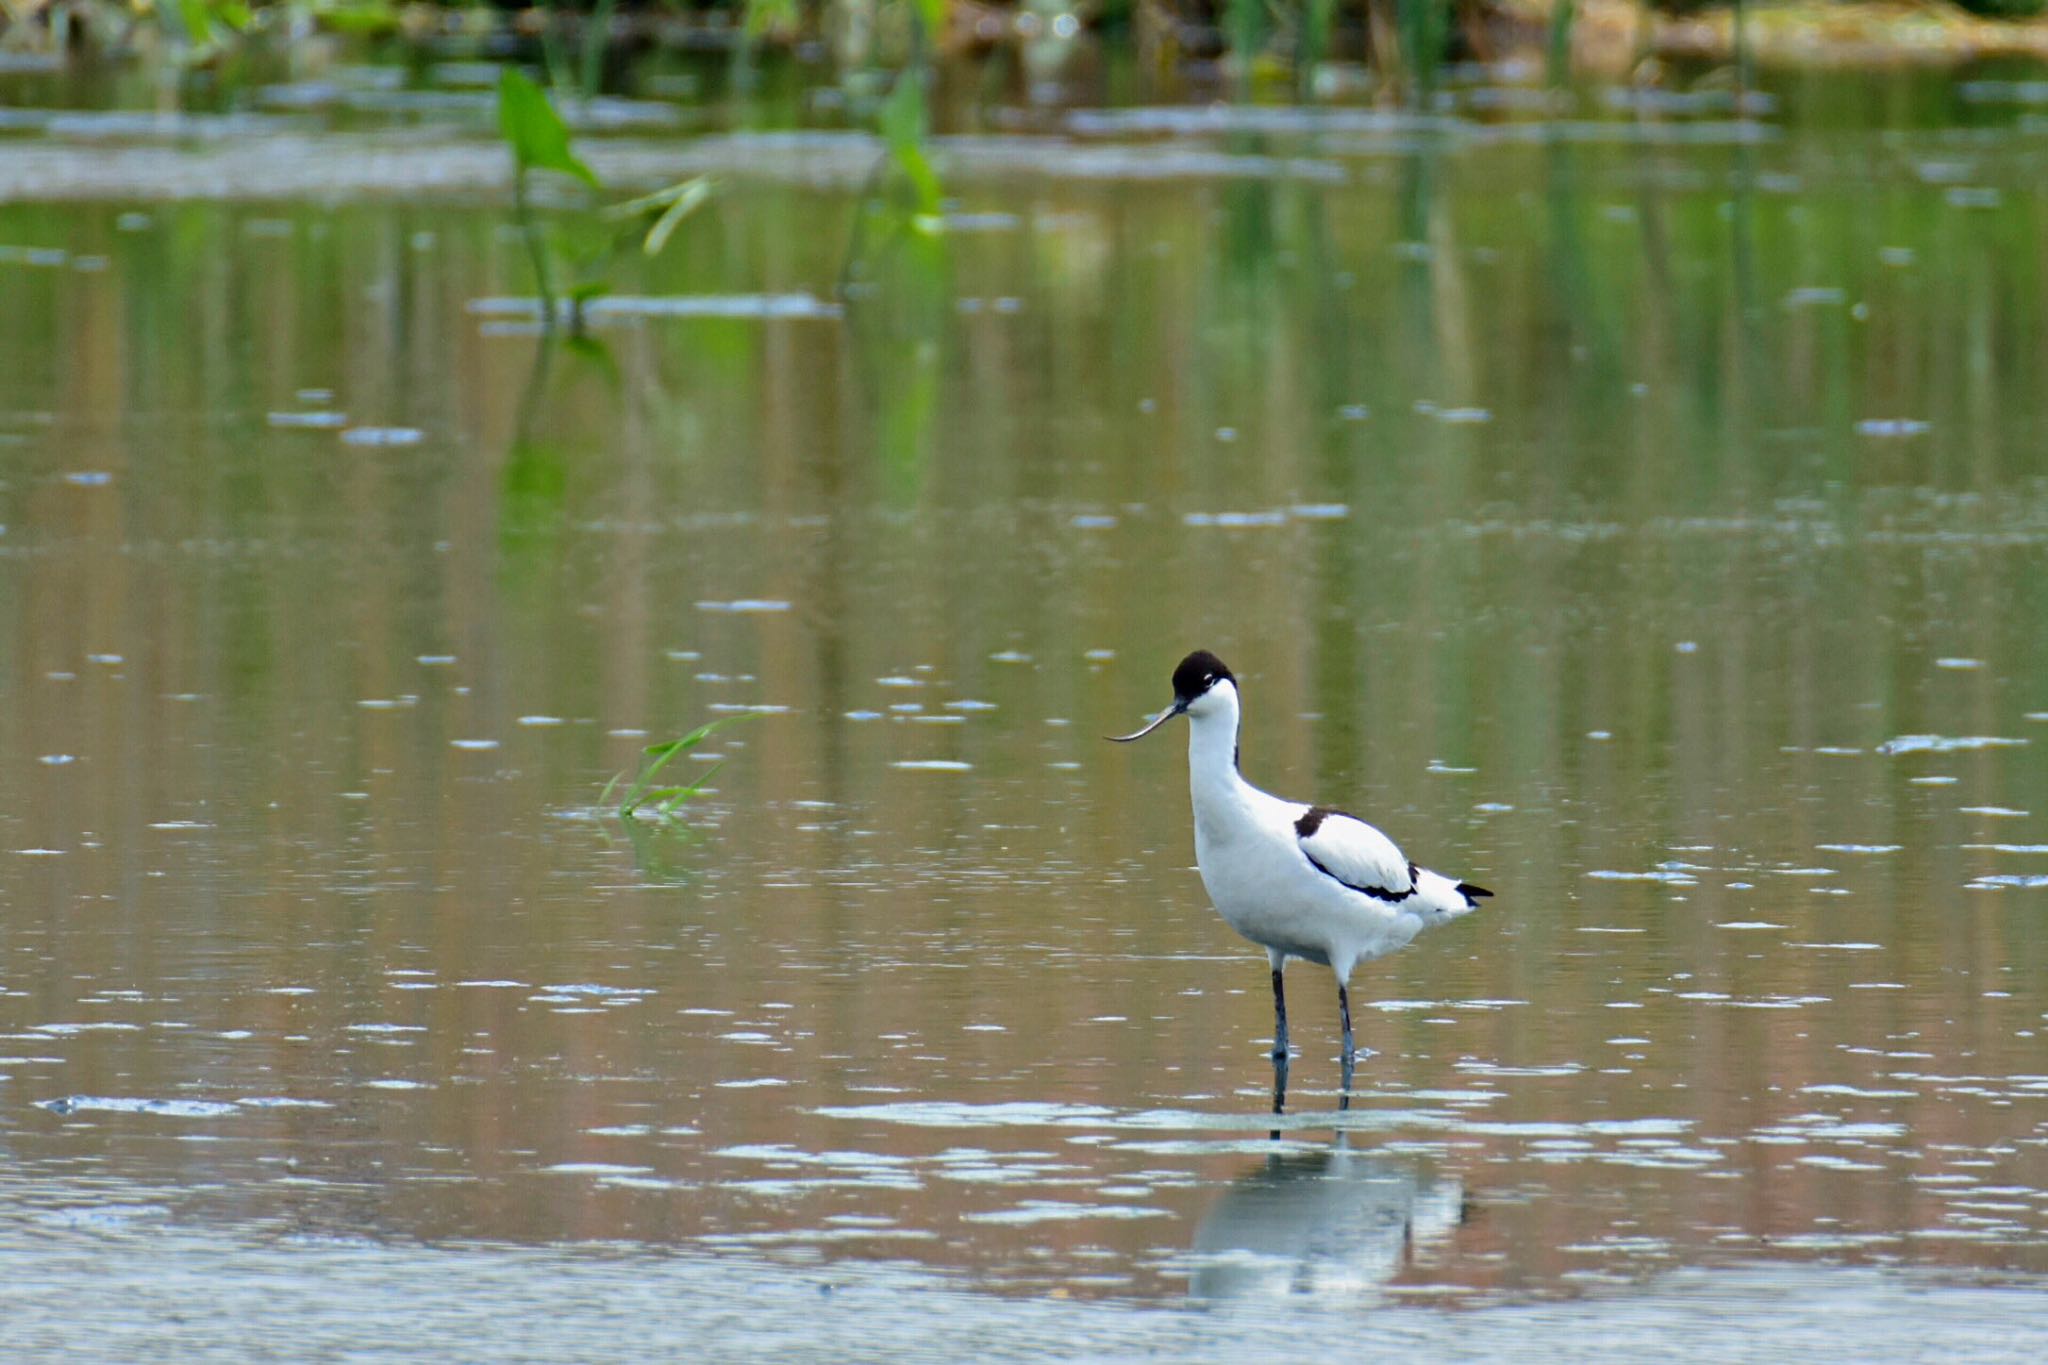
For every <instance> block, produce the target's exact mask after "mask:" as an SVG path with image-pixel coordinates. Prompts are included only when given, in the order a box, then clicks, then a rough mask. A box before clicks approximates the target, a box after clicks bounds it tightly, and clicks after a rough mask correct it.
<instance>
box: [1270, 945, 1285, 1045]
mask: <svg viewBox="0 0 2048 1365" xmlns="http://www.w3.org/2000/svg"><path fill="white" fill-rule="evenodd" d="M1273 1060H1274V1061H1276V1062H1284V1061H1286V1060H1287V988H1286V987H1285V986H1284V985H1283V984H1282V983H1281V977H1280V964H1279V963H1278V962H1275V963H1274V964H1273Z"/></svg>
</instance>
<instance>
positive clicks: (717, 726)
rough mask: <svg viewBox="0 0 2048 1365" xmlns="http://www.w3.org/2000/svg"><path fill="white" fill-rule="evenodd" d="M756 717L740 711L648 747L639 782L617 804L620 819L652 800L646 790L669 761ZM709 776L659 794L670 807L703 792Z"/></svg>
mask: <svg viewBox="0 0 2048 1365" xmlns="http://www.w3.org/2000/svg"><path fill="white" fill-rule="evenodd" d="M756 714H757V713H756V712H753V711H741V712H739V713H738V714H736V715H730V716H719V717H718V718H717V719H715V720H709V721H706V722H705V723H704V724H702V725H700V726H698V727H697V728H696V729H694V730H692V731H690V733H689V734H687V735H684V736H682V737H681V738H678V739H671V740H667V741H665V742H664V743H661V744H650V745H648V746H647V747H646V748H645V749H643V750H641V752H642V753H644V754H646V755H647V758H648V763H647V766H646V767H644V768H642V769H641V770H640V776H639V779H638V780H637V781H635V782H634V783H633V786H632V788H631V789H630V790H628V791H627V793H626V796H625V799H624V800H622V801H620V802H619V817H620V818H621V819H626V818H629V817H631V815H632V814H633V812H634V810H635V809H636V808H637V807H638V806H639V805H640V803H641V802H642V801H646V800H650V799H652V795H653V794H650V792H649V791H648V788H650V787H651V786H653V784H654V779H655V777H656V776H657V775H658V774H659V773H660V772H661V770H662V769H663V768H665V767H667V766H668V764H669V761H670V760H671V759H673V758H674V757H675V756H676V755H677V754H682V753H688V752H689V751H690V750H692V749H694V748H696V747H697V746H698V745H699V744H702V743H703V742H704V741H705V740H706V739H709V738H710V737H711V736H712V735H714V734H716V733H717V732H718V731H720V730H723V729H724V728H725V727H726V726H728V725H737V724H738V723H739V722H741V721H743V720H752V719H753V718H754V716H755V715H756ZM722 761H723V760H721V762H722ZM712 766H713V768H714V770H715V769H716V768H717V767H718V766H719V765H718V764H714V765H712ZM709 776H710V773H708V772H707V773H706V774H705V775H704V777H700V778H698V779H697V781H696V782H694V783H692V784H690V785H689V786H688V787H675V788H670V789H668V790H666V791H664V792H662V793H658V794H659V795H662V796H666V797H667V798H668V799H669V804H670V805H671V806H673V805H675V804H676V803H678V802H681V801H686V800H688V799H689V798H690V797H692V796H694V795H696V794H697V792H699V791H700V790H702V789H703V785H704V780H705V778H706V777H709Z"/></svg>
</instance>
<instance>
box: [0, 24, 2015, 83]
mask: <svg viewBox="0 0 2048 1365" xmlns="http://www.w3.org/2000/svg"><path fill="white" fill-rule="evenodd" d="M1973 11H1975V12H1973ZM927 33H930V34H931V35H932V37H931V39H930V40H929V41H927V39H926V37H925V35H926V34H927ZM1098 40H1109V41H1115V42H1120V43H1123V44H1125V45H1126V46H1127V47H1128V48H1129V49H1130V50H1131V51H1132V52H1134V53H1135V55H1136V57H1137V60H1138V63H1139V66H1140V68H1141V69H1144V70H1150V71H1154V72H1159V73H1173V74H1178V75H1180V76H1182V77H1184V78H1188V79H1190V80H1191V81H1192V82H1193V83H1195V84H1199V83H1200V82H1201V80H1202V79H1203V78H1204V77H1209V78H1213V79H1214V80H1215V81H1216V82H1218V83H1220V84H1221V85H1223V86H1224V87H1226V88H1227V89H1230V90H1232V91H1234V92H1235V93H1237V94H1238V95H1240V96H1248V97H1252V98H1259V97H1261V96H1266V95H1277V96H1282V97H1284V96H1285V95H1287V94H1288V93H1290V92H1291V93H1293V94H1296V95H1299V96H1302V97H1312V98H1335V99H1345V100H1365V101H1373V100H1383V99H1386V98H1389V97H1394V98H1400V99H1410V98H1412V97H1413V96H1414V95H1415V94H1416V93H1418V92H1426V91H1427V89H1428V88H1430V87H1431V86H1432V85H1433V84H1434V83H1435V80H1436V77H1437V73H1438V72H1440V71H1441V70H1442V69H1444V68H1445V67H1448V66H1452V65H1459V64H1468V65H1469V64H1478V65H1480V66H1484V67H1487V68H1489V69H1490V70H1491V71H1492V72H1493V74H1494V75H1495V76H1496V78H1497V77H1498V76H1499V75H1500V73H1502V72H1507V73H1509V74H1510V79H1514V78H1515V76H1516V73H1519V76H1520V79H1522V80H1528V81H1535V80H1542V79H1547V80H1548V81H1550V82H1551V83H1553V84H1555V83H1561V82H1562V81H1564V80H1566V79H1572V78H1587V79H1594V80H1607V81H1617V80H1618V81H1633V82H1637V83H1647V84H1654V83H1656V82H1657V81H1658V80H1659V79H1660V78H1661V76H1662V70H1663V66H1664V64H1666V63H1677V64H1686V65H1690V66H1707V67H1715V66H1726V65H1732V66H1734V67H1735V68H1736V69H1737V70H1738V71H1739V72H1740V73H1741V77H1742V79H1743V83H1745V84H1746V79H1747V76H1748V73H1749V72H1751V71H1753V70H1755V69H1757V68H1780V69H1790V70H1800V69H1834V70H1844V69H1884V68H1897V67H1923V68H1926V67H1934V68H1940V67H1953V66H1962V65H1965V64H1968V63H1972V62H1979V61H1987V60H2001V59H2018V60H2022V61H2027V60H2031V61H2044V62H2048V0H1970V5H1969V7H1968V8H1966V7H1964V6H1963V5H1961V4H1956V3H1949V0H1922V2H1920V3H1912V2H1910V0H1843V2H1842V3H1815V2H1814V0H1796V2H1795V3H1785V4H1756V3H1739V4H1695V3H1689V2H1688V0H1679V2H1678V3H1667V4H1664V5H1653V4H1649V3H1644V2H1642V0H1351V2H1350V3H1345V0H1014V3H987V0H735V2H734V3H726V4H716V3H712V4H698V5H688V6H685V5H679V4H675V3H660V4H641V3H625V2H624V0H584V2H583V3H579V4H573V5H572V4H562V5H549V6H542V7H530V8H514V7H494V6H484V5H476V6H441V5H424V4H392V3H388V0H276V2H275V3H265V2H264V0H0V76H5V75H20V74H32V73H38V72H41V73H60V72H63V71H66V70H69V69H73V68H78V67H86V66H91V65H94V64H110V63H116V64H117V63H135V62H140V63H150V62H168V63H172V64H175V65H180V66H185V67H206V66H217V65H222V64H225V63H228V62H231V61H232V60H233V59H234V58H235V57H236V56H237V55H239V54H242V53H245V52H248V51H250V50H254V49H261V50H265V51H270V52H277V51H285V52H289V53H293V54H294V55H296V54H298V53H300V52H306V53H309V54H314V55H315V60H317V53H318V52H320V51H322V50H333V49H335V48H336V47H337V45H338V44H340V43H343V42H351V43H355V44H370V45H373V50H377V47H376V45H382V51H383V52H384V53H385V54H388V55H392V56H398V55H400V54H402V53H404V52H406V51H409V50H411V51H418V50H424V51H428V52H431V53H433V54H434V55H437V56H449V55H456V54H461V53H468V54H472V55H476V56H480V57H489V58H508V57H521V58H524V57H531V56H535V55H538V56H540V57H542V58H543V59H544V64H545V65H546V66H547V67H548V69H549V71H550V73H551V75H552V77H553V78H554V81H555V83H556V84H557V85H558V86H567V85H570V84H579V83H580V84H581V85H582V86H583V89H584V90H585V91H586V93H588V92H593V91H594V90H595V89H596V88H597V78H598V77H599V75H600V68H601V67H605V66H609V65H610V64H612V63H615V62H618V61H621V60H630V59H631V58H632V57H634V56H636V55H641V54H645V53H649V52H661V51H666V52H677V53H686V54H701V55H705V56H710V57H713V58H715V57H716V56H718V55H719V54H725V55H726V56H727V57H728V58H729V59H730V60H731V61H732V62H733V63H734V64H735V66H736V68H739V69H745V70H747V71H752V70H753V69H754V68H755V67H756V65H757V64H760V63H764V62H766V61H769V60H773V59H784V60H788V59H793V60H795V61H796V62H798V63H800V64H804V65H809V66H815V67H824V68H826V69H830V70H836V71H838V72H841V73H858V72H863V71H869V70H890V69H894V68H897V67H900V66H903V65H905V64H910V63H918V62H925V61H936V62H939V63H944V64H962V63H964V64H972V63H974V62H977V61H986V60H990V59H993V58H996V57H998V56H1001V57H1005V58H1008V59H1011V60H1013V61H1014V62H1016V63H1017V64H1019V65H1020V66H1021V68H1022V71H1023V73H1024V74H1025V75H1026V76H1027V77H1030V76H1032V75H1033V74H1034V73H1036V72H1039V71H1047V70H1056V69H1057V68H1058V67H1059V66H1060V65H1061V64H1063V63H1064V62H1066V61H1067V60H1068V59H1069V57H1070V56H1071V54H1072V52H1073V51H1074V50H1075V49H1077V48H1082V47H1085V46H1086V45H1088V44H1090V43H1091V42H1094V41H1098ZM1245 54H1250V55H1249V57H1247V56H1246V55H1245ZM579 78H580V79H579Z"/></svg>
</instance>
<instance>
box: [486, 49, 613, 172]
mask: <svg viewBox="0 0 2048 1365" xmlns="http://www.w3.org/2000/svg"><path fill="white" fill-rule="evenodd" d="M498 128H499V130H500V131H501V132H503V133H504V135H505V143H506V145H507V146H509V147H511V149H512V155H513V157H514V159H516V160H517V161H518V163H519V168H520V170H522V171H526V170H540V171H559V172H560V173H561V174H563V175H572V176H574V177H576V178H577V179H578V180H581V181H582V182H583V183H584V184H586V185H588V186H590V188H592V189H600V188H602V186H601V184H600V183H599V181H598V178H597V173H596V172H595V171H593V170H591V169H590V167H588V166H586V165H584V164H583V162H582V161H580V160H578V159H577V157H576V154H575V153H574V152H573V151H571V150H570V149H569V126H568V125H567V124H566V123H563V122H562V116H561V115H560V114H558V113H556V112H555V107H554V105H552V104H550V103H548V97H547V95H546V93H545V92H543V91H542V90H541V88H540V87H539V86H538V85H535V84H534V83H533V79H532V78H531V77H530V76H528V75H527V74H526V73H525V72H524V71H520V70H518V69H516V68H514V67H509V66H508V67H506V68H505V71H504V74H503V75H501V76H499V78H498Z"/></svg>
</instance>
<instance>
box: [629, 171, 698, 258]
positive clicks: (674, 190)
mask: <svg viewBox="0 0 2048 1365" xmlns="http://www.w3.org/2000/svg"><path fill="white" fill-rule="evenodd" d="M717 188H718V182H717V181H716V180H715V179H713V178H712V177H711V176H708V175H694V176H691V177H690V178H689V179H688V180H678V181H677V182H676V183H675V184H673V185H669V186H667V187H665V188H663V189H658V190H656V191H655V192H654V193H652V194H643V195H641V196H639V197H638V198H637V199H628V200H626V201H625V202H624V203H622V204H613V205H612V206H611V207H610V208H608V209H606V210H605V211H604V216H605V217H607V218H613V219H617V218H633V217H636V216H638V215H640V214H643V213H657V212H658V216H657V217H656V218H655V220H654V224H653V226H651V227H649V228H648V229H647V236H646V238H645V239H644V240H643V241H642V242H641V244H640V249H641V250H642V251H643V252H645V253H646V254H647V255H649V256H654V255H658V254H660V252H661V249H662V248H663V247H665V246H667V245H668V239H669V237H670V236H671V235H673V234H674V232H675V230H676V227H677V226H678V225H679V224H680V223H681V222H682V221H683V219H685V218H687V217H689V216H690V215H691V214H693V213H695V212H696V211H697V210H698V209H699V208H701V207H703V205H704V202H705V201H706V200H708V199H709V198H710V197H711V192H712V191H713V190H715V189H717Z"/></svg>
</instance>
